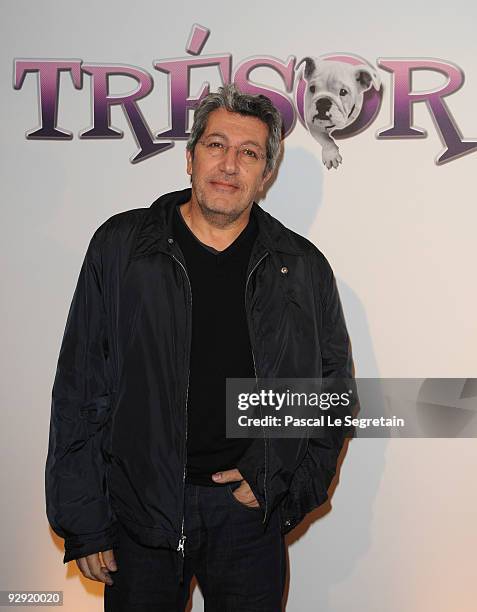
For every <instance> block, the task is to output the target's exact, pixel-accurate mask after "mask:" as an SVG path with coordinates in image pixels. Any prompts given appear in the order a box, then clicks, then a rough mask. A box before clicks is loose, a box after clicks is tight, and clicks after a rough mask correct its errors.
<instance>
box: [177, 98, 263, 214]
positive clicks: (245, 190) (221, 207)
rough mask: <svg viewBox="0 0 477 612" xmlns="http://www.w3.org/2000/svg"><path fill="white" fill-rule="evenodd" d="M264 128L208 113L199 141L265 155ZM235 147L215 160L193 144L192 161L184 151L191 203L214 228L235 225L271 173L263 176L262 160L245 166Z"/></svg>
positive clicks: (241, 117) (223, 111)
mask: <svg viewBox="0 0 477 612" xmlns="http://www.w3.org/2000/svg"><path fill="white" fill-rule="evenodd" d="M267 136H268V126H267V125H266V124H265V123H264V122H263V121H261V120H260V119H258V118H257V117H250V116H244V115H240V114H239V113H231V112H229V111H227V110H226V109H224V108H218V109H216V110H214V111H212V112H211V113H210V115H209V116H208V119H207V126H206V128H205V130H204V133H203V134H202V136H201V138H200V140H202V141H205V142H211V141H212V140H214V141H217V142H219V143H222V144H223V145H224V146H226V147H227V146H228V145H235V146H236V147H239V146H240V145H250V146H251V148H252V147H253V148H254V149H255V150H260V151H261V152H262V153H263V154H265V153H266V146H267ZM235 146H232V147H229V148H228V149H227V150H226V152H225V153H224V154H223V155H222V156H219V157H213V156H211V155H210V153H209V150H208V149H207V147H205V146H204V145H203V144H200V143H199V142H198V143H197V145H196V147H195V150H194V159H192V155H191V153H190V151H186V157H187V174H189V175H190V176H191V177H192V199H193V200H194V199H195V201H196V202H197V204H198V205H199V206H200V209H201V211H202V213H203V214H204V216H206V217H207V218H208V219H209V220H210V221H211V222H212V223H213V224H214V225H219V226H225V225H228V224H229V223H231V222H233V221H235V220H236V219H237V218H238V217H239V216H240V215H241V214H242V213H243V212H244V211H245V210H246V209H247V208H248V207H249V206H250V205H251V204H252V202H253V200H254V199H255V198H256V195H257V193H259V192H260V191H261V189H262V188H263V186H264V184H265V183H266V181H267V180H268V179H269V178H270V175H271V172H269V173H267V174H266V175H265V176H264V175H263V171H264V169H265V164H266V160H265V159H261V158H260V159H259V160H258V161H256V162H254V163H251V164H250V163H246V162H245V161H244V160H243V159H241V157H240V155H239V154H238V152H237V149H236V148H235Z"/></svg>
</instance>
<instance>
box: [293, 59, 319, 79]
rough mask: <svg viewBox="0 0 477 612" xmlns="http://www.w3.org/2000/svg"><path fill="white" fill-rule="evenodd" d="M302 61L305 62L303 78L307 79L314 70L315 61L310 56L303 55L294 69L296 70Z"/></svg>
mask: <svg viewBox="0 0 477 612" xmlns="http://www.w3.org/2000/svg"><path fill="white" fill-rule="evenodd" d="M303 62H305V79H309V78H310V77H311V75H312V74H313V73H314V72H315V70H316V62H315V60H314V59H313V58H312V57H304V58H303V59H302V60H300V61H299V62H298V64H297V65H296V67H295V70H298V67H299V66H300V65H301V64H303Z"/></svg>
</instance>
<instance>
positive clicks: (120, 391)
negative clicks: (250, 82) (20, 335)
mask: <svg viewBox="0 0 477 612" xmlns="http://www.w3.org/2000/svg"><path fill="white" fill-rule="evenodd" d="M281 130H282V123H281V117H280V115H279V113H278V111H277V110H276V109H275V107H274V106H273V105H272V104H271V102H270V100H269V99H268V98H266V97H265V96H251V95H246V94H243V93H241V92H239V91H238V90H237V89H236V88H235V87H234V86H233V85H227V86H225V87H223V88H220V89H219V92H218V93H215V94H209V95H208V96H207V97H206V98H205V99H204V100H203V101H202V102H201V104H200V105H199V106H198V108H197V109H196V111H195V115H194V125H193V127H192V131H191V135H190V139H189V141H188V143H187V151H186V157H187V173H188V174H189V175H190V176H191V183H192V186H191V189H185V190H183V191H178V192H173V193H170V194H166V195H164V196H162V197H160V198H159V199H158V200H156V201H155V202H154V203H153V204H152V205H151V206H150V207H149V208H140V209H134V210H130V211H126V212H123V213H119V214H116V215H114V216H113V217H111V218H110V219H108V220H107V221H106V222H105V223H103V224H102V225H101V226H100V227H99V228H98V229H97V230H96V232H95V233H94V235H93V237H92V239H91V241H90V244H89V247H88V250H87V253H86V257H85V260H84V262H83V266H82V269H81V272H80V276H79V280H78V284H77V287H76V290H75V294H74V296H73V301H72V304H71V307H70V311H69V314H68V320H67V324H66V329H65V334H64V337H63V341H62V346H61V351H60V356H59V360H58V368H57V372H56V377H55V382H54V385H53V393H52V413H51V425H50V444H49V451H48V458H47V465H46V500H47V515H48V519H49V522H50V524H51V526H52V528H53V529H54V531H55V532H56V533H57V534H59V535H60V536H61V537H63V538H64V539H65V556H64V562H67V561H69V560H72V559H76V562H77V564H78V567H79V568H80V570H81V571H82V573H83V574H84V575H85V576H86V577H88V578H91V579H93V580H99V581H102V582H104V583H105V609H106V610H111V611H115V612H117V611H121V610H142V611H145V610H161V611H162V610H184V608H185V606H186V603H187V600H188V596H189V585H190V580H191V577H192V576H193V575H194V574H195V575H196V576H197V579H198V582H199V585H200V587H201V590H202V593H203V595H204V598H205V603H206V609H207V610H217V611H219V610H220V611H221V612H223V611H226V610H243V611H247V612H251V611H252V610H269V611H274V612H275V611H278V610H281V599H282V596H283V590H284V585H285V577H286V562H285V549H284V539H283V536H284V534H285V533H286V532H287V531H289V530H290V529H292V528H293V527H294V526H295V525H296V524H298V523H299V522H300V521H301V520H302V518H303V517H304V515H305V514H306V513H307V512H309V511H310V510H312V509H313V508H315V507H317V506H319V505H320V504H322V503H323V502H324V501H325V500H326V499H327V489H328V486H329V484H330V482H331V479H332V478H333V475H334V473H335V470H336V463H337V458H338V454H339V452H340V450H341V447H342V444H343V432H341V431H340V430H336V431H334V432H332V433H330V434H327V435H326V436H324V437H322V438H317V439H310V440H308V438H306V439H286V440H285V439H280V440H279V439H276V440H271V439H267V438H266V437H264V438H260V439H254V440H248V439H233V438H227V437H226V435H225V407H224V404H225V379H226V378H227V377H236V378H254V377H260V378H264V377H265V378H266V377H270V378H278V377H288V378H293V377H302V378H307V377H308V378H320V377H324V378H327V377H328V378H333V379H334V378H351V377H352V358H351V349H350V343H349V338H348V334H347V331H346V326H345V321H344V317H343V312H342V309H341V305H340V300H339V297H338V292H337V288H336V282H335V279H334V276H333V272H332V270H331V267H330V265H329V264H328V262H327V260H326V259H325V257H324V256H323V255H322V253H321V252H320V251H319V250H318V249H317V248H316V247H315V246H314V245H313V244H312V243H311V242H309V241H308V240H307V239H305V238H303V237H301V236H299V235H298V234H295V233H294V232H292V231H291V230H288V229H287V228H285V227H284V226H283V225H282V224H281V223H280V222H279V221H277V220H276V219H274V218H273V217H272V216H271V215H269V214H268V213H266V212H265V211H263V210H262V209H261V208H260V207H259V206H258V205H257V204H256V203H255V202H254V199H255V198H257V195H258V194H259V193H260V192H261V191H262V190H263V189H264V187H265V185H266V184H267V181H269V179H270V177H271V175H272V173H273V170H274V168H275V165H276V162H277V158H278V155H279V151H280V141H281Z"/></svg>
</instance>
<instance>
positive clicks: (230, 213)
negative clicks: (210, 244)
mask: <svg viewBox="0 0 477 612" xmlns="http://www.w3.org/2000/svg"><path fill="white" fill-rule="evenodd" d="M192 189H193V190H194V193H195V196H196V201H197V204H198V205H199V208H200V211H201V213H202V215H203V216H204V218H205V219H207V222H208V223H210V224H211V225H214V226H215V227H221V228H223V227H227V226H228V225H231V224H232V223H234V222H235V221H236V220H237V219H238V218H239V217H240V216H241V215H242V214H243V212H244V210H245V209H246V208H247V207H248V205H249V204H248V203H246V204H243V203H239V204H238V206H236V207H235V208H232V209H227V210H225V207H224V208H222V207H221V206H220V205H217V206H214V204H212V203H211V202H209V201H208V200H207V196H206V194H205V190H204V189H202V188H201V186H200V185H198V184H197V181H195V180H194V177H192Z"/></svg>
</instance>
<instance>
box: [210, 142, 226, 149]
mask: <svg viewBox="0 0 477 612" xmlns="http://www.w3.org/2000/svg"><path fill="white" fill-rule="evenodd" d="M207 146H208V147H209V149H221V148H222V147H223V146H224V145H223V144H222V143H221V142H217V141H213V142H209V143H207Z"/></svg>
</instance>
